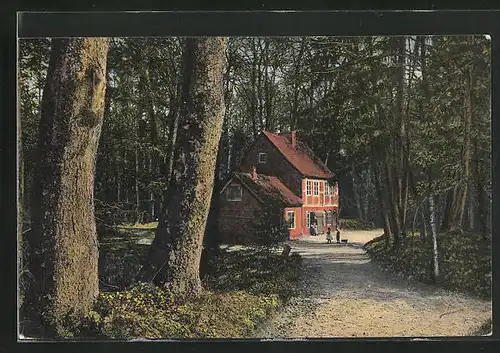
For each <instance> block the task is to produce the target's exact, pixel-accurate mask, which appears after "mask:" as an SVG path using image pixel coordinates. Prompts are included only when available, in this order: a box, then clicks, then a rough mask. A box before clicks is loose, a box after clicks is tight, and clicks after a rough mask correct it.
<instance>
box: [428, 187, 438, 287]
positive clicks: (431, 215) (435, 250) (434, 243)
mask: <svg viewBox="0 0 500 353" xmlns="http://www.w3.org/2000/svg"><path fill="white" fill-rule="evenodd" d="M429 222H430V226H431V234H432V264H433V265H432V269H433V280H434V282H437V281H438V279H439V253H438V245H437V227H436V207H435V205H434V196H432V195H431V196H429Z"/></svg>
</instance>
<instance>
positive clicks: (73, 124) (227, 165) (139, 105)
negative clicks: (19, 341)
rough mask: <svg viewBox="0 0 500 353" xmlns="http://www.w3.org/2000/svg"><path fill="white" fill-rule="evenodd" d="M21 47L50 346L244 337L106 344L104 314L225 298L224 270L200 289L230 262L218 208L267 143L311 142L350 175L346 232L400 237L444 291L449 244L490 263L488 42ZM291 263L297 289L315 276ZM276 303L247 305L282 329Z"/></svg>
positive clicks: (53, 43) (27, 152)
mask: <svg viewBox="0 0 500 353" xmlns="http://www.w3.org/2000/svg"><path fill="white" fill-rule="evenodd" d="M18 48H19V59H18V90H19V91H18V97H19V103H18V104H19V126H18V137H19V151H18V153H19V162H20V163H19V168H20V169H19V200H18V204H19V207H18V210H19V215H20V217H19V218H18V239H19V250H20V253H19V258H20V283H21V288H20V296H22V297H23V298H24V297H25V300H23V301H22V305H23V307H22V310H24V311H25V312H26V314H25V316H26V317H29V318H30V319H26V320H27V321H37V320H35V319H33V317H40V319H39V320H41V322H42V323H43V324H40V323H38V326H40V325H41V326H46V327H50V329H48V330H47V331H46V332H44V335H47V336H57V337H60V336H64V337H65V336H73V335H78V334H75V332H76V331H75V330H76V329H75V328H74V327H76V326H78V325H79V324H75V320H76V322H80V325H81V322H84V321H82V320H83V319H81V317H82V315H87V316H86V318H87V319H86V321H85V325H87V326H85V328H84V329H83V328H79V330H80V331H78V332H80V333H79V334H82V335H85V334H88V331H89V330H91V329H90V328H89V327H92V330H94V331H92V332H95V330H97V329H96V327H100V328H99V330H100V334H103V335H104V336H106V337H129V336H134V335H136V336H137V335H139V336H140V335H152V336H154V337H158V336H161V337H165V336H169V335H170V337H224V336H225V335H226V336H227V335H229V336H231V335H234V334H235V333H234V332H226V331H224V330H229V329H228V328H224V329H223V330H222V329H221V330H222V331H220V332H212V331H210V330H208V329H207V327H208V326H210V325H208V324H206V323H204V324H201V323H200V322H201V321H199V322H198V325H199V326H197V329H196V330H194V329H193V330H192V331H189V330H188V331H189V332H187V331H183V329H184V328H182V327H181V328H178V327H177V326H176V328H175V330H174V328H172V327H173V326H172V325H173V324H172V325H171V326H169V329H168V330H166V331H161V329H158V331H157V332H156V331H155V332H154V333H151V332H149V331H147V330H146V331H140V330H139V331H134V332H133V333H131V332H130V331H126V332H125V333H124V332H122V331H120V332H118V331H116V330H115V331H113V329H109V330H108V331H106V332H105V333H103V332H104V331H105V330H104V329H103V327H105V326H106V323H105V322H104V321H105V320H104V314H102V312H103V311H102V310H101V311H99V310H97V309H92V310H91V308H93V306H94V305H96V304H95V303H96V302H97V303H98V305H101V309H102V307H103V305H104V306H105V305H108V306H109V305H111V304H110V303H111V302H112V301H113V300H116V301H117V303H118V302H119V303H120V305H125V306H126V305H127V304H126V303H127V302H126V300H125V299H113V298H114V297H113V295H114V294H109V293H122V291H125V292H123V293H136V295H137V297H140V298H141V299H140V300H143V299H144V298H145V299H144V300H152V299H151V298H152V297H155V298H156V296H159V297H161V295H160V294H158V293H159V292H158V290H159V289H158V288H160V289H161V290H163V288H167V287H168V290H169V291H171V293H172V295H173V297H172V298H177V297H182V298H184V297H186V296H187V295H188V294H186V293H189V292H192V291H195V292H200V291H201V292H203V291H205V289H207V288H210V283H212V282H211V281H213V282H214V283H215V282H217V281H218V279H217V276H219V275H220V272H217V271H218V270H214V271H213V272H212V273H211V274H210V276H212V277H210V276H208V277H206V278H205V277H204V275H203V270H202V274H201V275H200V266H201V267H202V268H204V266H209V265H207V264H214V263H215V262H216V261H215V262H214V261H210V259H209V260H207V259H206V256H205V250H203V249H204V248H211V247H213V246H215V247H216V248H217V247H219V246H220V245H221V244H218V243H217V236H216V234H214V233H216V232H217V230H216V228H213V227H210V226H209V225H210V224H212V223H211V217H215V216H214V214H213V213H214V212H213V210H212V208H213V206H214V203H215V202H216V197H217V195H218V192H219V190H220V189H221V188H222V187H223V185H224V183H225V182H226V180H227V178H228V177H229V176H230V175H231V173H232V172H233V171H235V170H236V169H237V168H238V165H239V162H240V160H241V158H242V155H243V153H244V152H245V150H246V149H247V148H248V147H249V146H250V145H251V144H252V143H253V141H255V139H256V138H257V136H259V134H260V133H261V132H262V131H271V132H278V133H279V132H285V131H292V130H293V131H297V134H298V136H300V138H301V140H303V141H305V142H306V143H307V144H308V146H309V147H310V148H311V149H312V150H313V151H314V153H315V154H316V155H317V156H318V157H319V158H320V159H321V160H322V161H323V162H324V163H325V165H327V166H328V168H329V169H330V170H332V171H333V172H334V173H335V174H336V182H338V186H339V190H340V192H339V197H340V199H339V205H340V217H341V219H345V220H346V224H347V222H348V220H350V219H355V220H357V222H358V224H359V225H360V226H361V227H365V228H380V229H382V230H383V235H382V236H381V238H380V239H381V244H382V245H383V247H385V248H386V249H387V251H388V252H387V253H384V258H385V259H386V260H387V259H391V261H396V260H395V259H394V257H398V256H399V255H400V254H403V253H404V249H407V248H409V247H410V246H411V245H409V244H414V242H415V241H419V242H421V244H424V245H425V247H426V248H428V249H429V251H430V252H429V254H431V256H432V258H431V259H428V261H427V260H426V261H427V262H426V264H425V266H426V268H425V273H426V274H427V275H429V277H430V279H431V280H432V281H433V282H440V281H443V279H442V277H443V274H442V273H440V266H439V260H438V258H439V257H440V256H441V255H440V254H439V253H438V248H439V247H440V246H441V245H438V243H439V242H440V239H445V238H446V237H451V238H453V239H462V238H469V239H472V238H473V239H474V240H475V241H477V242H479V243H480V242H483V243H484V244H486V245H485V247H486V248H488V249H489V246H490V242H491V231H492V230H491V194H492V191H491V182H492V181H491V113H490V106H491V102H490V100H491V97H490V96H491V82H490V81H491V76H490V75H491V74H490V41H489V39H488V38H487V37H485V36H406V37H350V38H342V37H230V38H218V37H208V38H204V39H201V38H180V37H169V38H156V37H148V38H109V39H105V38H76V39H50V38H39V39H22V40H19V43H18ZM211 205H212V207H211ZM141 229H142V230H144V229H146V230H149V233H148V234H150V235H151V240H152V243H151V245H150V246H142V248H141V250H140V251H139V254H138V255H137V256H138V257H139V258H140V259H139V260H138V261H140V264H138V265H137V266H136V267H134V268H130V269H129V272H128V274H127V275H126V276H125V277H128V278H122V279H120V280H119V281H115V282H113V280H112V279H110V278H111V277H113V275H110V274H106V276H108V277H107V279H106V278H105V276H104V273H105V272H106V271H107V272H106V273H108V272H112V271H111V270H109V269H108V270H104V269H103V266H104V265H103V263H104V262H103V261H105V260H106V259H105V256H108V255H106V254H108V252H107V250H106V248H105V243H106V242H109V241H110V239H114V238H113V237H115V238H118V239H121V240H120V242H122V243H124V242H126V241H127V240H126V236H130V235H131V234H132V235H133V234H134V233H137V232H141ZM440 237H441V238H440ZM97 243H99V244H97ZM214 244H215V245H214ZM82 249H84V250H82ZM122 250H123V249H122ZM123 251H124V252H123V253H120V255H119V256H118V257H120V256H121V257H122V258H123V259H128V257H127V256H129V255H130V254H131V252H132V251H133V249H131V248H126V249H124V250H123ZM202 253H203V256H202ZM216 253H217V254H218V252H216ZM386 254H389V255H387V256H386ZM207 256H208V257H210V256H217V255H210V256H209V255H207ZM255 256H265V255H263V254H262V253H258V254H257V255H255ZM373 256H375V257H376V256H377V254H374V255H373ZM489 256H491V255H489ZM123 259H122V260H123ZM273 259H274V258H273ZM276 259H278V260H276V261H278V262H279V257H277V258H276ZM126 261H128V260H126ZM126 261H125V262H126ZM207 261H208V262H207ZM238 261H241V259H239V260H238ZM270 261H271V260H270ZM272 261H274V260H272ZM381 261H382V262H383V261H384V259H382V260H381ZM279 263H280V266H285V267H286V266H288V270H290V271H291V272H290V273H292V272H293V273H292V275H291V277H294V275H295V276H297V275H296V273H295V272H294V271H296V270H297V267H298V266H299V264H300V259H297V257H294V258H293V259H292V260H291V262H290V263H289V264H285V265H282V264H281V262H279ZM120 266H122V267H123V266H125V267H126V266H130V264H127V263H125V264H121V265H120ZM214 266H215V267H217V266H222V265H220V264H219V265H214ZM425 266H424V267H425ZM271 267H272V266H271ZM280 268H281V267H280ZM240 270H241V271H244V270H242V269H240ZM288 270H287V271H288ZM122 271H123V269H122ZM219 271H221V270H220V269H219ZM297 271H298V270H297ZM80 272H81V273H85V275H81V276H80V275H75V273H80ZM222 272H223V271H222ZM441 272H442V271H441ZM487 272H488V271H487ZM283 273H285V274H286V273H287V272H286V271H285V270H283ZM489 274H490V276H491V269H490V270H489ZM445 276H446V274H445ZM77 277H78V278H77ZM291 277H290V278H291ZM490 278H491V277H490ZM219 280H220V279H219ZM287 281H288V282H291V281H292V280H290V279H287V278H283V282H287ZM104 282H108V283H109V282H112V283H113V284H112V285H109V286H108V287H106V285H105V284H104ZM278 282H279V281H278ZM139 283H153V285H152V286H151V287H147V289H144V288H146V287H144V288H142V287H140V286H137V285H138V284H139ZM167 284H168V286H167ZM212 284H213V283H212ZM267 284H269V283H267ZM218 285H220V281H219V284H218ZM287 285H288V284H284V286H287ZM229 287H231V286H229ZM233 287H234V288H235V289H237V290H242V291H243V292H241V293H240V295H250V296H251V295H254V294H255V295H256V293H257V294H259V293H258V291H253V292H252V291H250V292H251V293H252V294H248V293H247V292H245V291H244V289H243V287H238V286H237V285H234V286H233ZM233 287H231V288H233ZM137 288H142V289H137ZM212 289H213V288H212ZM488 290H489V289H486V291H488ZM134 291H136V292H134ZM214 291H215V292H217V291H216V290H215V289H214ZM137 293H139V294H137ZM145 293H146V294H145ZM147 293H149V296H148V294H147ZM169 293H170V292H169ZM263 293H264V294H263V295H265V296H261V297H260V296H256V297H255V298H254V297H252V298H247V299H246V301H247V303H254V304H255V305H264V306H266V309H265V310H264V309H263V310H264V311H266V313H265V314H262V315H263V316H265V315H267V310H270V309H268V307H276V306H278V305H277V304H276V303H274V302H273V300H274V299H273V298H274V297H273V296H269V295H271V294H276V293H275V292H273V291H272V290H267V289H266V290H265V291H264V292H263ZM278 294H279V293H278ZM116 295H117V296H119V295H118V294H116ZM201 295H205V296H207V295H208V294H206V293H205V294H201ZM123 296H124V297H125V296H126V295H125V294H123ZM133 297H134V295H132V298H133ZM137 297H136V298H137ZM270 298H271V299H270ZM226 299H227V298H226ZM233 299H234V298H233ZM233 299H231V300H233ZM240 299H241V298H240ZM131 300H133V299H131ZM158 300H160V299H158ZM176 300H177V299H172V302H170V304H172V303H174V302H176V303H177V301H176ZM193 300H194V299H193ZM197 300H198V299H197ZM203 300H204V301H205V302H206V303H210V300H219V299H217V298H215V299H214V298H212V297H210V298H208V297H204V299H203ZM227 300H229V299H227ZM234 300H236V299H234ZM280 300H281V299H280ZM74 303H78V305H76V304H74ZM103 303H105V304H103ZM189 303H191V304H189ZM193 303H194V302H189V301H188V304H189V305H195V304H193ZM196 303H199V302H196ZM258 303H260V304H258ZM188 304H185V305H188ZM165 305H166V307H169V308H170V307H172V305H173V304H172V305H170V306H169V305H167V304H165ZM200 305H201V304H200ZM203 305H207V307H209V306H210V304H203ZM226 305H229V304H227V303H226ZM231 305H232V304H231ZM249 305H250V304H249ZM150 306H153V305H152V304H150ZM89 310H91V311H90V312H91V313H94V314H92V315H97V314H95V313H96V312H99V319H96V318H95V317H91V316H92V315H90V314H88V313H89ZM107 310H108V311H109V310H111V309H109V308H108V309H107ZM127 310H128V309H127ZM165 310H167V309H165ZM168 310H171V309H168ZM176 310H177V309H176ZM186 310H187V309H186ZM207 310H208V309H207ZM249 310H250V309H249ZM42 312H43V314H41V313H42ZM124 312H126V310H125V309H124ZM138 312H139V311H138ZM177 314H178V315H181V314H179V313H177ZM177 314H172V313H171V312H169V315H173V316H174V317H175V315H177ZM89 315H90V316H89ZM142 315H143V316H144V315H146V314H142ZM148 315H149V314H148ZM89 317H90V318H89ZM75 318H76V319H75ZM115 319H116V317H115ZM71 320H73V321H71ZM122 320H130V321H129V322H138V321H134V320H138V319H132V318H130V317H127V316H126V315H125V314H124V316H123V317H122ZM158 320H160V319H158ZM172 320H174V319H172ZM185 320H188V319H185ZM189 320H194V319H193V318H190V319H189ZM189 320H188V321H189ZM197 320H201V319H199V318H197ZM252 320H253V319H252ZM256 320H257V319H256ZM118 321H119V320H118V319H116V322H118ZM160 321H161V320H160ZM160 321H159V322H160ZM174 321H175V320H174ZM178 321H179V320H177V321H175V322H178ZM181 321H182V320H181ZM172 322H173V321H172ZM117 325H118V324H117ZM158 325H160V323H158ZM130 326H133V325H130ZM160 326H161V325H160ZM68 327H70V328H68ZM200 327H202V328H203V329H207V330H208V331H206V332H205V331H203V330H202V329H201V328H200ZM127 329H129V330H132V328H127ZM169 330H170V331H169ZM85 332H87V333H85ZM117 332H118V333H117ZM144 332H146V333H144Z"/></svg>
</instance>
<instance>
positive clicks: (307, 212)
mask: <svg viewBox="0 0 500 353" xmlns="http://www.w3.org/2000/svg"><path fill="white" fill-rule="evenodd" d="M306 227H307V228H311V212H309V211H306Z"/></svg>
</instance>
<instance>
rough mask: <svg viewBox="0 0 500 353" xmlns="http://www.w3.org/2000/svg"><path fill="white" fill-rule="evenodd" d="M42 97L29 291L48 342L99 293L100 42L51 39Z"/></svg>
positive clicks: (102, 50) (62, 332) (102, 77)
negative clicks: (96, 176) (96, 181)
mask: <svg viewBox="0 0 500 353" xmlns="http://www.w3.org/2000/svg"><path fill="white" fill-rule="evenodd" d="M52 45H53V47H52V53H51V58H50V64H49V69H48V74H47V83H46V86H45V89H44V94H43V106H42V117H41V120H40V132H39V145H38V158H37V160H38V164H37V166H36V178H35V193H34V196H33V236H32V237H30V246H31V254H32V257H31V261H30V269H31V273H32V274H33V275H34V276H35V283H34V285H33V286H32V288H31V290H30V300H31V303H32V304H34V305H36V309H37V310H39V311H38V314H42V315H41V317H40V318H41V320H42V324H43V326H45V327H46V328H47V329H48V332H47V334H49V335H65V334H68V331H65V324H64V322H63V320H64V318H65V317H67V316H69V317H70V318H72V319H75V320H78V319H79V318H80V316H81V315H82V314H84V313H85V312H86V311H87V310H89V309H90V308H91V307H92V305H93V303H94V301H95V299H96V297H97V295H98V292H99V287H98V277H97V258H98V247H97V233H96V224H95V218H94V173H95V161H96V152H97V146H98V142H99V136H100V132H101V127H102V121H103V112H104V94H105V90H106V83H105V81H106V74H105V73H106V55H107V51H108V40H107V39H104V38H72V39H53V40H52Z"/></svg>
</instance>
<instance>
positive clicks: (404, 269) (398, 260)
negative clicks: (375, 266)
mask: <svg viewBox="0 0 500 353" xmlns="http://www.w3.org/2000/svg"><path fill="white" fill-rule="evenodd" d="M365 249H366V251H367V252H368V254H369V255H370V257H371V258H372V259H373V260H375V261H376V262H378V263H379V264H380V265H382V267H384V268H386V269H388V270H390V271H391V272H394V273H400V274H403V275H406V276H407V277H410V278H414V279H416V280H418V281H421V282H424V283H432V282H433V278H432V244H431V242H430V241H428V240H427V241H425V240H423V239H421V238H419V237H414V236H412V237H407V238H406V239H404V241H403V242H402V243H401V244H400V246H399V247H397V248H395V249H391V250H389V249H387V248H386V238H385V237H383V236H381V237H378V238H375V239H373V240H372V241H370V242H368V243H367V244H366V245H365ZM438 251H439V270H440V278H439V279H438V281H439V283H440V284H441V285H442V286H443V287H444V288H447V289H450V290H455V291H461V292H467V293H471V294H473V295H476V296H479V297H483V298H491V241H490V240H483V239H482V237H481V235H480V234H476V233H470V232H466V233H463V234H459V233H442V234H439V235H438Z"/></svg>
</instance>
